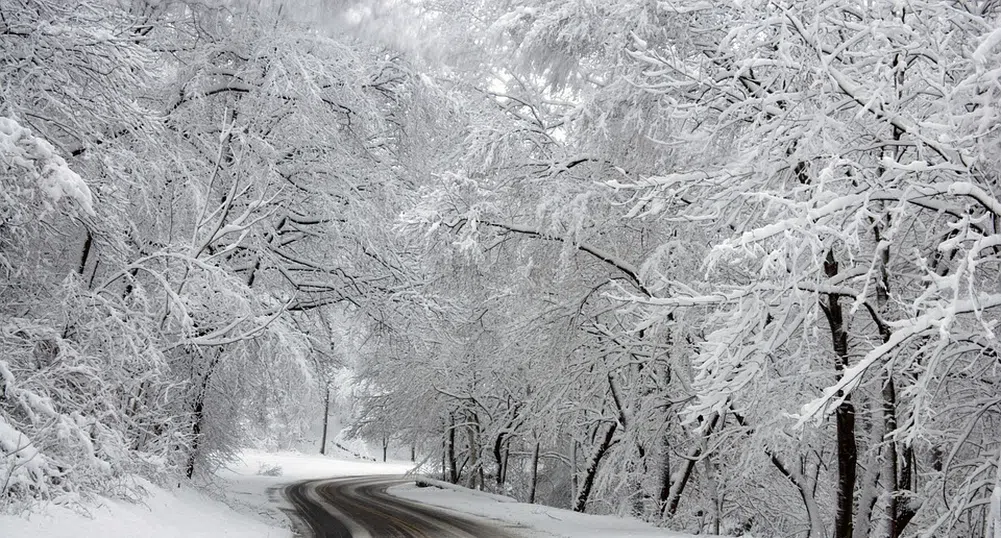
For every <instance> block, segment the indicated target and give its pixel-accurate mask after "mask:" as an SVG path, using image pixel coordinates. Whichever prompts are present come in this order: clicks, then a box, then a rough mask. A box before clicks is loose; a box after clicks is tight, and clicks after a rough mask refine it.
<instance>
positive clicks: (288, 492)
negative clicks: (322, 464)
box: [285, 476, 512, 538]
mask: <svg viewBox="0 0 1001 538" xmlns="http://www.w3.org/2000/svg"><path fill="white" fill-rule="evenodd" d="M406 483H413V480H407V479H404V478H401V477H391V476H353V477H347V478H332V479H326V480H309V481H306V482H298V483H296V484H292V485H290V486H288V487H286V488H285V496H286V497H287V498H288V500H289V501H291V503H292V505H293V506H294V507H295V509H296V514H295V517H296V518H297V519H298V520H300V521H301V522H302V523H303V526H305V527H308V529H310V530H311V531H312V535H313V536H315V537H316V538H506V537H510V536H512V535H511V534H508V533H506V532H505V531H503V530H502V529H499V528H496V527H492V526H490V525H488V524H486V523H482V522H478V521H474V520H472V519H465V518H461V517H458V516H456V515H454V514H452V513H450V512H449V511H447V510H444V509H440V508H435V507H431V506H427V505H424V504H421V503H418V502H414V501H410V500H407V499H401V498H399V497H394V496H392V495H390V494H389V493H387V492H386V488H389V487H392V486H396V485H399V484H406Z"/></svg>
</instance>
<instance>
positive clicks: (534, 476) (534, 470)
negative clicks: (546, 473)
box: [528, 441, 539, 504]
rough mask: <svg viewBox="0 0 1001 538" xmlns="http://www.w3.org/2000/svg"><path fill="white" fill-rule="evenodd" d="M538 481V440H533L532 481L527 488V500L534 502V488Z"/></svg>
mask: <svg viewBox="0 0 1001 538" xmlns="http://www.w3.org/2000/svg"><path fill="white" fill-rule="evenodd" d="M538 483H539V442H538V441H536V442H535V447H534V448H533V449H532V483H531V487H530V489H529V490H528V502H529V503H533V504H534V503H535V488H536V486H537V484H538Z"/></svg>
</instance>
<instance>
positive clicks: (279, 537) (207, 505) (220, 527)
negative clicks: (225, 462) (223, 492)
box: [0, 482, 292, 538]
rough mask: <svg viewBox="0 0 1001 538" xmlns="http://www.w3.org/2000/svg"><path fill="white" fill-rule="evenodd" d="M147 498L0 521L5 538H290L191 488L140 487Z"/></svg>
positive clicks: (103, 501)
mask: <svg viewBox="0 0 1001 538" xmlns="http://www.w3.org/2000/svg"><path fill="white" fill-rule="evenodd" d="M141 485H142V487H143V488H145V489H146V490H147V492H149V496H148V497H146V498H145V499H143V502H142V504H132V503H129V502H126V501H122V500H116V499H107V498H102V499H100V501H99V502H98V503H97V504H96V505H91V506H87V507H86V508H85V510H86V515H85V514H81V513H79V512H77V511H74V510H70V509H69V508H66V507H62V506H56V505H47V506H45V507H44V510H43V511H42V512H41V513H35V514H31V515H30V516H28V517H26V518H23V517H18V516H11V515H0V535H2V536H4V538H29V537H37V536H45V537H46V538H88V537H93V538H98V537H100V538H135V537H136V536H142V537H143V538H177V537H178V536H184V537H187V538H215V537H226V536H233V537H245V538H291V536H292V533H291V532H290V531H288V530H287V529H286V528H282V527H280V526H274V525H268V524H266V523H263V522H260V521H257V520H255V519H253V518H249V517H247V516H245V515H243V514H240V513H237V512H235V511H233V510H232V509H231V508H230V507H229V506H227V505H226V504H224V503H222V502H221V501H218V500H215V499H213V498H211V497H209V496H208V495H207V494H205V493H202V492H200V491H197V490H195V489H192V488H189V487H181V488H178V489H172V490H166V489H163V488H160V487H158V486H155V485H153V484H150V483H148V482H141Z"/></svg>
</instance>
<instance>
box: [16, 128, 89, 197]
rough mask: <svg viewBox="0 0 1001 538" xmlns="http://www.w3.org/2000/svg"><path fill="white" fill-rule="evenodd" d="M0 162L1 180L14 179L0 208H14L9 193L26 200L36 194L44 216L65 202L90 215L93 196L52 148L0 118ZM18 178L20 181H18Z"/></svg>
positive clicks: (24, 129)
mask: <svg viewBox="0 0 1001 538" xmlns="http://www.w3.org/2000/svg"><path fill="white" fill-rule="evenodd" d="M0 162H2V163H3V165H4V175H5V176H6V175H7V174H9V173H12V172H13V175H14V179H13V185H11V186H10V187H8V188H5V189H4V191H5V192H4V194H3V197H4V205H14V204H15V202H14V200H12V199H11V194H10V193H13V194H14V195H21V196H24V195H29V196H30V194H28V193H30V192H31V191H32V190H37V191H38V192H39V193H41V195H42V197H43V198H42V200H41V202H42V205H43V207H44V208H45V210H46V212H48V211H52V210H53V208H55V207H56V206H57V205H58V204H59V203H60V202H61V201H62V199H63V198H69V199H71V200H73V201H75V202H76V203H77V204H79V205H80V207H81V208H83V210H84V211H86V212H87V213H88V214H90V215H93V214H94V200H93V196H92V195H91V193H90V189H89V188H88V187H87V184H86V183H84V181H83V179H82V178H80V176H79V175H78V174H77V173H76V172H74V171H73V170H70V167H69V165H67V164H66V160H65V159H63V158H62V157H60V156H59V155H58V154H57V153H56V150H55V148H54V147H52V144H50V143H49V142H48V141H46V140H44V139H42V138H39V137H37V136H35V135H33V134H32V133H31V131H30V130H29V129H27V128H25V127H22V126H21V125H20V124H19V123H18V122H17V121H16V120H13V119H11V118H2V117H0ZM18 176H22V178H21V179H20V180H18ZM5 183H6V181H5ZM31 197H32V198H34V196H31Z"/></svg>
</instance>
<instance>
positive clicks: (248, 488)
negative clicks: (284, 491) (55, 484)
mask: <svg viewBox="0 0 1001 538" xmlns="http://www.w3.org/2000/svg"><path fill="white" fill-rule="evenodd" d="M411 467H412V464H410V463H405V462H390V463H376V462H372V461H361V460H355V459H340V458H334V457H326V456H319V455H307V454H301V453H294V452H280V453H268V452H261V451H253V450H250V451H245V452H244V453H243V454H242V455H241V457H240V459H239V461H237V462H235V463H234V464H233V465H230V466H229V467H227V468H226V469H223V470H221V471H219V472H218V473H217V478H218V480H217V481H216V482H215V483H214V485H209V486H205V487H203V488H201V489H196V488H193V487H189V486H182V487H178V488H176V489H173V488H172V489H169V490H168V489H164V488H161V487H158V486H156V485H153V484H151V483H149V482H147V481H144V480H139V479H137V482H138V485H140V486H141V487H142V488H144V489H145V490H146V491H147V492H148V493H149V496H148V497H146V498H145V499H143V501H142V502H141V503H139V504H132V503H129V502H127V501H123V500H117V499H109V498H101V499H99V501H97V502H96V503H92V504H90V505H87V506H85V507H84V509H83V510H78V511H74V510H70V509H69V508H65V507H62V506H56V505H54V504H50V505H46V506H44V507H43V510H41V512H39V513H31V514H26V515H24V516H22V517H19V516H14V515H0V535H2V536H3V537H4V538H28V537H35V536H45V537H47V538H63V537H65V538H70V537H73V538H89V537H93V538H133V537H135V536H142V537H143V538H176V537H178V536H184V537H191V538H202V537H204V538H209V537H227V536H233V537H237V536H238V537H241V538H293V536H294V534H293V533H292V531H291V530H290V529H289V521H288V519H287V517H286V516H285V515H284V513H283V512H282V510H283V509H288V508H290V506H289V505H288V504H287V501H285V499H284V498H283V497H282V495H281V493H280V489H281V488H282V487H284V486H285V485H287V484H289V483H292V482H296V481H299V480H307V479H315V478H332V477H342V476H357V475H373V474H383V475H402V474H404V473H406V472H407V471H409V470H410V469H411ZM428 482H429V483H432V484H434V485H435V486H437V487H421V488H419V487H417V486H416V485H413V484H408V485H401V486H396V487H393V488H390V490H389V492H390V493H392V494H394V495H397V496H400V497H403V498H406V499H411V500H416V501H419V502H423V503H427V504H431V505H436V506H440V507H444V508H446V509H449V510H452V511H455V512H457V513H459V514H466V515H472V516H478V517H481V518H485V519H489V520H494V521H497V522H498V526H499V527H504V528H506V529H509V530H510V529H514V530H513V532H516V533H518V534H519V535H520V536H524V537H526V538H553V537H563V536H567V537H582V538H587V537H591V536H615V537H649V538H690V536H691V535H688V534H679V533H676V532H671V531H668V530H665V529H660V528H656V527H653V526H651V525H648V524H646V523H643V522H641V521H638V520H630V519H623V518H619V517H614V516H594V515H586V514H579V513H575V512H571V511H568V510H561V509H558V508H550V507H546V506H542V505H537V504H526V503H519V502H516V501H515V500H514V499H511V498H509V497H504V496H500V495H493V494H490V493H484V492H479V491H473V490H468V489H465V488H462V487H459V486H454V485H452V484H448V483H445V482H439V481H435V480H429V481H428ZM221 499H224V500H221ZM81 512H85V513H81Z"/></svg>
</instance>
